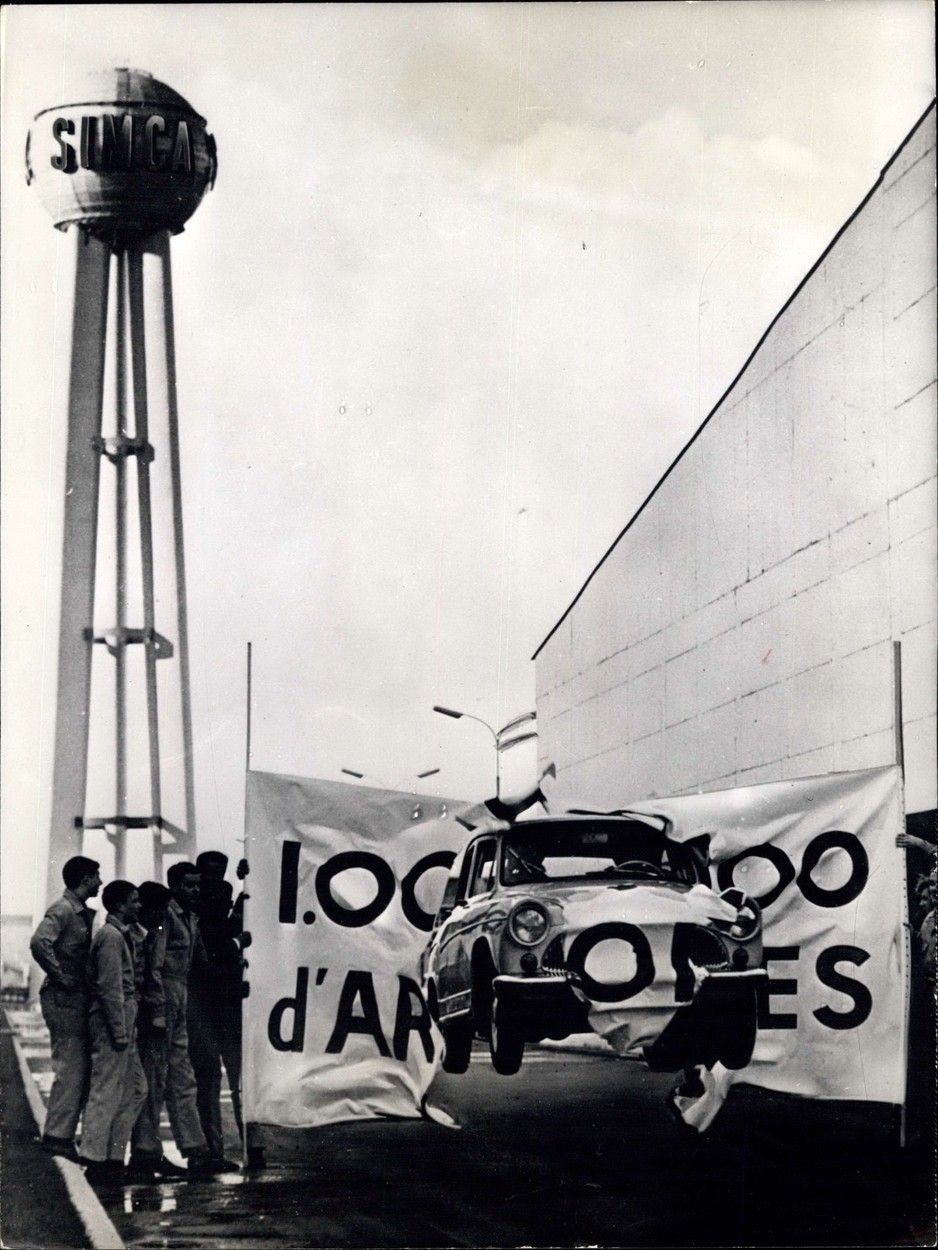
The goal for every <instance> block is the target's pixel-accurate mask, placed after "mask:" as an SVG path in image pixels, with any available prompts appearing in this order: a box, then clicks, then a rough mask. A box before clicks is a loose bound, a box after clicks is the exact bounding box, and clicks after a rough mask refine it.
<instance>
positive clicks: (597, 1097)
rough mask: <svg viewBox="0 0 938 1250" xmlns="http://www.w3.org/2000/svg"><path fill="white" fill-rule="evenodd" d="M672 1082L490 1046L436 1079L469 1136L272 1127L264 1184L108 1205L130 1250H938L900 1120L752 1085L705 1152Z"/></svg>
mask: <svg viewBox="0 0 938 1250" xmlns="http://www.w3.org/2000/svg"><path fill="white" fill-rule="evenodd" d="M40 1075H41V1074H40ZM670 1084H671V1078H670V1077H667V1076H665V1077H662V1076H655V1075H653V1074H651V1073H648V1072H646V1071H644V1070H643V1069H642V1068H641V1067H639V1066H637V1065H633V1064H629V1063H625V1062H622V1061H619V1060H617V1059H615V1058H614V1057H610V1058H606V1057H602V1056H595V1055H573V1054H564V1053H558V1052H556V1051H541V1050H536V1049H532V1050H531V1051H530V1052H529V1054H528V1056H526V1058H525V1063H524V1067H523V1068H522V1071H521V1072H520V1073H519V1074H518V1076H516V1077H508V1078H506V1077H500V1076H497V1075H496V1074H495V1073H494V1072H493V1071H492V1069H491V1066H490V1065H489V1063H488V1058H487V1055H486V1054H484V1053H482V1052H481V1051H480V1052H478V1053H475V1054H474V1055H473V1061H472V1064H471V1065H470V1069H469V1072H468V1073H466V1075H465V1076H459V1077H456V1076H446V1075H443V1076H441V1077H440V1078H439V1080H438V1081H437V1083H436V1085H435V1086H434V1091H433V1092H434V1094H435V1101H436V1102H437V1103H438V1104H439V1105H442V1106H444V1107H445V1108H446V1109H448V1110H449V1111H450V1112H451V1113H453V1114H454V1115H455V1116H456V1117H457V1118H458V1119H459V1121H460V1122H461V1125H462V1127H461V1128H460V1129H459V1130H453V1129H447V1128H443V1127H441V1126H440V1125H438V1124H435V1123H430V1122H427V1121H394V1122H391V1121H364V1122H363V1121H359V1122H356V1123H351V1124H342V1125H331V1126H329V1127H327V1128H323V1129H309V1130H278V1129H267V1130H265V1134H266V1144H267V1153H268V1159H269V1162H270V1166H269V1167H268V1168H267V1170H266V1171H264V1172H260V1173H251V1174H242V1173H240V1172H238V1173H232V1174H229V1175H224V1176H221V1177H218V1178H216V1179H214V1180H212V1181H207V1182H191V1183H186V1182H182V1183H174V1184H160V1185H121V1186H113V1187H109V1188H108V1187H102V1188H101V1189H100V1190H99V1193H100V1196H101V1198H102V1201H103V1202H104V1204H105V1206H106V1209H107V1211H108V1214H109V1215H110V1217H111V1219H112V1220H113V1221H114V1224H115V1225H116V1227H117V1228H118V1230H119V1232H120V1234H121V1236H122V1237H123V1238H124V1241H125V1244H126V1245H127V1246H128V1247H134V1248H136V1247H165V1248H167V1250H170V1248H172V1247H193V1246H198V1247H207V1248H214V1247H224V1248H225V1250H235V1248H238V1250H241V1248H243V1250H260V1248H261V1247H267V1246H290V1247H294V1246H520V1245H535V1246H537V1245H553V1246H574V1245H584V1244H585V1245H597V1246H618V1245H636V1246H638V1245H669V1244H670V1245H683V1246H710V1245H733V1244H751V1245H768V1244H775V1243H781V1244H789V1245H840V1244H856V1245H899V1244H905V1245H909V1244H911V1245H914V1244H927V1243H928V1242H929V1241H930V1240H931V1239H932V1237H933V1233H932V1227H933V1212H934V1204H933V1198H932V1193H933V1183H932V1179H931V1175H930V1173H929V1167H930V1165H931V1162H932V1160H931V1156H929V1154H928V1152H927V1151H925V1150H923V1149H918V1150H907V1151H905V1152H901V1151H899V1149H898V1147H897V1143H896V1132H895V1128H896V1121H895V1116H894V1114H893V1112H892V1110H891V1109H888V1108H882V1107H879V1108H874V1107H870V1106H869V1105H867V1106H861V1105H859V1104H829V1103H811V1102H806V1101H802V1100H796V1099H792V1098H786V1097H783V1096H781V1095H768V1094H765V1093H764V1092H762V1091H754V1090H748V1091H747V1090H745V1089H742V1088H740V1089H737V1090H734V1091H733V1094H732V1095H731V1097H730V1100H729V1101H728V1103H727V1105H726V1107H725V1108H724V1110H723V1112H721V1114H720V1116H719V1117H718V1120H717V1122H716V1124H715V1125H714V1127H713V1129H712V1130H711V1131H710V1133H708V1134H707V1136H706V1137H705V1138H703V1139H700V1138H698V1137H696V1135H693V1134H690V1133H689V1132H688V1130H686V1128H683V1127H682V1126H680V1125H678V1124H677V1123H676V1122H675V1121H674V1120H672V1118H671V1117H670V1116H669V1114H668V1113H667V1111H666V1110H665V1107H664V1094H665V1092H666V1090H667V1089H668V1088H669V1086H670ZM226 1120H227V1131H228V1138H229V1149H230V1150H231V1151H232V1152H234V1153H235V1157H236V1152H237V1138H236V1136H235V1134H234V1125H233V1122H232V1121H231V1118H230V1110H226ZM167 1153H170V1151H169V1149H168V1150H167Z"/></svg>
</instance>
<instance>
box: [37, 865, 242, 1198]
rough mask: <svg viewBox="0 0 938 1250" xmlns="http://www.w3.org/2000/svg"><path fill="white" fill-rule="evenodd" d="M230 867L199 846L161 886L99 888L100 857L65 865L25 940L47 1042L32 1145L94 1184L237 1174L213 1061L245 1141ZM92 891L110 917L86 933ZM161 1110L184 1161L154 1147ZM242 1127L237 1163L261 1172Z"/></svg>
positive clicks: (235, 908) (238, 936)
mask: <svg viewBox="0 0 938 1250" xmlns="http://www.w3.org/2000/svg"><path fill="white" fill-rule="evenodd" d="M227 866H228V857H227V856H226V855H224V854H223V853H222V852H220V851H203V852H202V854H200V855H199V856H198V858H197V860H196V862H195V863H194V864H192V863H176V864H173V865H172V866H171V867H170V869H169V871H168V873H167V886H168V888H167V886H163V885H161V884H159V883H158V882H156V881H145V882H143V883H142V884H141V885H140V886H139V887H138V886H135V885H133V884H132V883H131V882H129V881H121V880H117V881H111V882H110V883H109V884H108V885H106V886H105V887H104V889H103V891H101V872H100V865H99V864H98V863H97V862H96V861H95V860H93V859H88V858H86V857H85V856H83V855H76V856H73V857H72V858H71V859H69V860H68V862H67V863H66V864H65V865H64V867H63V869H62V878H63V881H64V883H65V892H64V894H63V895H62V897H61V898H59V899H57V900H56V901H55V902H54V903H52V905H51V906H50V907H49V909H48V910H47V911H46V914H45V916H44V917H43V919H42V920H41V921H40V923H39V925H38V927H37V928H36V931H35V933H34V934H33V936H32V939H31V942H30V949H31V951H32V954H33V958H34V959H35V960H36V962H37V963H38V964H39V965H40V967H41V968H42V969H43V971H44V972H45V974H46V977H45V980H44V982H43V984H42V988H41V990H40V1003H41V1007H42V1014H43V1017H44V1019H45V1022H46V1024H47V1026H48V1029H49V1034H50V1038H51V1043H52V1068H53V1082H52V1089H51V1091H50V1094H49V1105H48V1110H47V1114H46V1122H45V1128H44V1132H43V1137H42V1147H43V1149H44V1150H45V1151H47V1152H48V1153H50V1154H53V1155H59V1156H62V1157H64V1158H68V1159H72V1160H74V1161H75V1162H78V1163H80V1164H83V1165H84V1167H85V1172H86V1175H87V1176H88V1177H89V1179H91V1180H102V1181H103V1180H116V1179H120V1178H123V1177H125V1176H126V1177H127V1178H128V1179H133V1180H141V1181H146V1180H172V1179H176V1180H183V1179H190V1180H194V1179H204V1178H208V1177H211V1176H215V1175H217V1174H219V1173H220V1172H225V1171H231V1170H235V1169H237V1166H238V1165H237V1164H235V1163H233V1162H231V1161H230V1160H228V1159H226V1158H225V1154H224V1139H223V1133H222V1116H221V1068H222V1064H224V1067H225V1072H226V1075H227V1079H228V1085H229V1088H230V1091H231V1101H232V1110H233V1112H234V1117H235V1122H236V1124H237V1126H238V1132H239V1133H240V1134H241V1136H242V1141H243V1140H244V1133H245V1127H244V1124H243V1123H242V1117H241V1103H240V1078H241V967H242V955H241V948H242V944H243V943H244V942H245V938H244V936H243V926H242V909H243V902H244V897H245V896H244V894H243V893H242V894H241V895H240V896H239V898H238V899H237V900H236V901H235V902H232V896H233V894H234V891H233V889H232V886H231V885H230V884H229V883H228V882H227V881H226V880H225V871H226V869H227ZM244 872H246V865H244V864H243V863H242V864H240V865H239V867H238V875H239V876H242V877H243V875H244ZM99 891H101V901H102V903H103V904H104V910H105V912H106V913H107V917H106V920H105V922H104V923H103V924H102V925H100V927H98V928H97V930H96V931H93V922H94V918H95V912H94V911H93V910H92V909H91V908H90V907H89V906H88V900H89V899H92V898H95V897H96V896H97V894H98V893H99ZM164 1104H165V1106H166V1109H167V1111H168V1114H169V1122H170V1127H171V1129H172V1134H173V1138H174V1140H175V1142H176V1145H177V1147H178V1149H179V1152H180V1154H181V1155H182V1156H183V1158H184V1159H185V1160H186V1167H179V1166H178V1165H176V1164H175V1163H173V1162H172V1161H171V1160H170V1159H167V1158H166V1156H165V1155H164V1154H163V1148H162V1143H161V1139H160V1118H161V1116H162V1111H163V1106H164ZM79 1120H80V1121H81V1138H80V1141H79V1143H78V1146H77V1148H76V1144H75V1133H76V1130H77V1128H78V1124H79ZM252 1129H254V1126H253V1125H248V1142H247V1150H246V1160H247V1165H248V1167H249V1168H261V1167H263V1166H264V1154H263V1148H262V1147H261V1145H260V1144H259V1141H258V1139H257V1136H256V1133H252V1132H251V1130H252ZM128 1143H129V1144H130V1160H129V1163H125V1158H126V1155H127V1146H128Z"/></svg>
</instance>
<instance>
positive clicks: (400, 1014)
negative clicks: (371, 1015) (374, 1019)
mask: <svg viewBox="0 0 938 1250" xmlns="http://www.w3.org/2000/svg"><path fill="white" fill-rule="evenodd" d="M397 980H398V984H399V986H400V988H399V990H398V994H397V1014H396V1015H395V1017H394V1058H395V1059H406V1058H407V1047H408V1045H409V1043H410V1035H411V1033H417V1034H418V1035H419V1037H420V1040H421V1042H423V1053H424V1054H425V1055H426V1057H427V1059H428V1060H432V1059H433V1056H434V1054H435V1048H434V1045H433V1033H432V1032H431V1021H430V1012H429V1011H428V1010H427V1004H426V1002H425V1001H424V997H423V995H422V994H421V993H420V987H419V986H418V984H417V982H416V981H412V980H411V978H410V977H400V976H399V977H398V978H397ZM415 999H416V1003H417V1010H418V1014H417V1015H414V1000H415Z"/></svg>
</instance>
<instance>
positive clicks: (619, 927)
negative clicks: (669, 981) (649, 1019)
mask: <svg viewBox="0 0 938 1250" xmlns="http://www.w3.org/2000/svg"><path fill="white" fill-rule="evenodd" d="M610 939H616V940H618V941H620V942H627V943H628V944H629V945H630V946H631V947H632V950H633V951H634V952H635V973H634V975H633V976H632V977H631V978H630V979H629V980H628V981H616V982H614V983H613V984H611V985H604V984H603V983H602V982H601V981H594V980H593V978H592V977H591V976H590V975H589V973H588V972H587V971H586V968H585V964H586V959H587V957H588V955H589V953H590V951H591V950H592V949H593V948H594V947H595V946H598V944H599V943H600V942H606V941H609V940H610ZM567 968H568V970H569V971H570V972H573V973H575V974H576V976H577V984H578V985H579V988H580V989H581V990H582V991H583V993H584V994H585V995H586V997H587V998H591V999H592V1000H593V1001H594V1002H597V1003H619V1002H624V1001H625V999H627V998H634V997H635V995H636V994H640V993H641V991H642V990H644V989H646V988H647V987H648V986H649V985H651V983H652V981H653V980H654V979H655V961H654V958H653V957H652V953H651V947H650V946H649V944H648V938H646V937H645V935H644V933H642V931H641V929H639V928H637V927H636V926H635V925H634V924H627V923H626V922H625V921H624V920H609V921H607V922H606V923H605V924H597V925H594V926H593V928H592V929H587V930H586V931H585V932H583V933H580V934H578V935H577V937H575V938H574V940H573V942H572V943H571V944H570V953H569V955H568V956H567Z"/></svg>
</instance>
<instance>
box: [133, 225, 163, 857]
mask: <svg viewBox="0 0 938 1250" xmlns="http://www.w3.org/2000/svg"><path fill="white" fill-rule="evenodd" d="M129 294H130V348H131V360H132V371H133V386H134V433H135V435H136V437H137V438H138V439H142V440H143V441H144V443H147V442H149V438H150V414H149V404H148V394H147V350H146V320H145V317H146V312H145V308H144V295H143V256H142V254H141V252H140V251H138V250H137V249H136V248H135V249H134V250H133V251H132V252H131V253H130V274H129ZM137 500H138V511H139V514H140V515H139V523H140V565H141V581H142V583H143V628H144V631H145V636H146V638H147V641H145V642H144V653H143V663H144V672H145V674H146V683H145V684H146V697H147V740H148V747H149V761H150V814H151V815H152V816H153V817H154V818H155V819H156V820H160V819H161V818H162V815H163V787H162V778H161V772H162V765H161V762H160V727H159V709H158V703H157V685H156V641H155V639H154V637H153V634H154V632H155V629H156V592H155V589H154V575H153V509H152V506H151V501H150V462H149V457H148V456H147V455H146V454H139V455H138V456H137ZM152 839H153V872H154V876H155V878H156V880H159V879H160V878H161V877H162V874H163V834H162V829H161V826H160V825H159V824H154V826H153V829H152Z"/></svg>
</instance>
